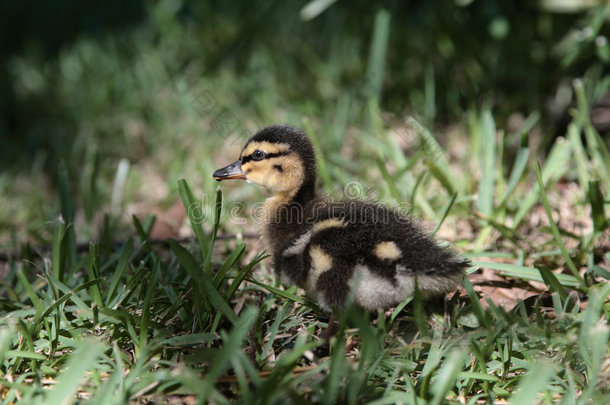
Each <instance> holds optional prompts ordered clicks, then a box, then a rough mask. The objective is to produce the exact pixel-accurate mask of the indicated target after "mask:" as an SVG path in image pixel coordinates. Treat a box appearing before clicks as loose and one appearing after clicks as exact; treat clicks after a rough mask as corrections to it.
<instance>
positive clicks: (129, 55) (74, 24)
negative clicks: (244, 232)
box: [0, 0, 610, 247]
mask: <svg viewBox="0 0 610 405" xmlns="http://www.w3.org/2000/svg"><path fill="white" fill-rule="evenodd" d="M608 18H609V12H608V7H607V6H606V5H605V2H603V1H601V0H600V1H595V0H581V1H577V0H573V1H570V0H563V1H562V0H544V1H542V0H541V1H529V0H521V1H514V0H500V1H481V0H446V1H439V0H428V1H379V2H369V1H349V2H348V1H333V0H314V1H296V0H288V1H266V0H265V1H257V2H240V1H188V0H162V1H145V0H136V1H116V0H111V1H106V2H101V1H92V2H84V3H83V2H77V1H74V0H66V1H62V2H57V1H49V0H43V1H33V0H20V1H11V0H2V1H0V62H1V63H0V88H1V94H0V108H1V110H2V114H1V115H0V137H1V138H0V145H1V147H0V170H1V171H0V235H1V236H0V245H1V246H2V247H6V246H7V245H11V244H14V243H16V241H23V240H24V239H28V240H33V241H36V242H45V241H48V240H49V238H50V234H51V229H52V227H51V225H50V221H51V220H52V219H53V218H54V217H56V216H57V215H58V213H59V207H60V204H59V198H58V195H60V193H59V192H58V190H60V189H61V188H62V187H64V189H65V190H69V192H70V194H71V195H72V200H73V204H74V207H73V210H74V212H73V215H74V217H75V221H76V224H77V226H79V227H80V228H82V229H83V233H79V234H80V235H88V236H89V237H95V236H96V232H97V228H98V225H99V223H100V221H101V219H100V213H114V214H115V215H116V216H117V217H121V215H122V214H123V213H124V212H127V211H129V212H136V213H141V212H146V211H149V210H152V209H153V208H155V207H157V206H160V207H161V209H165V208H167V207H168V206H169V205H171V204H172V203H173V202H175V201H177V196H176V187H177V186H176V181H177V179H179V178H181V177H185V178H187V179H188V181H189V183H190V184H191V185H192V186H193V188H195V189H197V190H202V192H207V193H210V195H212V194H211V193H213V190H214V188H215V187H216V185H215V183H214V182H213V181H212V179H211V176H210V173H211V172H212V170H213V169H214V168H215V167H216V166H218V165H219V164H225V163H227V162H228V161H230V160H229V159H234V158H235V157H236V156H237V152H238V150H239V147H240V145H241V143H242V142H243V141H244V140H245V139H246V138H247V136H249V135H250V134H252V133H254V132H255V131H256V130H257V129H259V128H260V127H261V126H263V125H267V124H272V123H278V122H282V123H290V124H293V125H296V126H299V127H304V126H311V128H312V130H313V131H314V132H315V133H316V137H317V138H318V140H319V143H320V145H321V148H322V149H323V150H324V151H325V153H326V154H328V156H327V159H328V160H329V161H330V163H332V165H333V166H336V167H338V168H339V170H340V171H341V173H348V174H347V175H346V176H345V177H338V176H339V175H338V174H336V173H334V172H331V173H330V179H331V180H337V181H338V182H339V180H341V181H345V180H349V179H350V178H364V179H365V180H366V178H367V176H368V175H367V165H368V163H367V162H369V160H367V159H370V157H371V156H372V157H375V153H369V150H370V148H371V144H370V143H367V142H366V141H365V139H366V137H367V136H369V135H370V134H373V133H374V132H375V131H376V130H377V129H378V128H379V125H381V126H382V127H383V128H385V129H393V128H400V127H401V126H403V125H404V122H405V119H406V117H409V116H414V117H417V119H418V120H419V122H421V123H423V124H425V126H426V127H427V128H428V129H430V130H433V133H434V135H435V137H437V138H438V139H441V142H442V143H443V144H445V143H450V141H451V139H450V138H451V137H452V136H455V137H456V139H461V138H460V137H464V139H467V138H468V136H469V129H468V121H469V119H471V118H472V116H473V114H478V112H479V111H481V110H482V109H488V110H490V111H491V112H492V113H493V116H494V118H495V122H496V125H497V126H498V127H502V128H506V129H507V131H508V132H509V133H510V132H511V131H513V132H515V133H516V136H515V138H514V139H515V141H514V142H513V143H514V146H515V148H516V147H518V145H519V141H518V139H519V138H518V136H519V135H520V134H518V132H519V131H522V130H526V131H530V130H531V133H530V141H531V143H532V147H534V148H536V149H537V150H538V152H539V153H541V154H544V152H545V151H546V150H549V148H550V147H551V145H552V144H553V142H555V140H556V139H557V137H558V136H562V135H563V134H565V130H566V126H567V124H568V123H569V122H570V120H571V119H572V117H571V115H570V109H571V108H574V107H575V103H576V101H575V95H574V92H573V81H574V79H577V78H578V79H579V80H582V83H583V85H584V90H585V96H586V99H587V103H588V105H589V107H590V109H591V114H592V120H593V124H594V125H595V126H596V128H597V129H598V130H599V131H600V133H601V134H602V136H603V137H604V139H606V141H607V137H606V135H605V134H607V131H608V129H609V128H610V118H609V117H608V116H609V115H610V113H608V108H607V104H610V101H608V100H606V98H605V96H606V94H607V91H608V87H609V85H610V76H609V75H608V74H609V70H608V62H609V61H610V47H609V44H608V40H607V37H608V34H609V31H610V27H609V25H608ZM469 117H470V118H469ZM455 128H457V130H455ZM354 133H355V134H356V136H352V137H350V136H349V134H354ZM361 135H362V136H361ZM371 136H372V135H371ZM354 139H355V140H356V141H354ZM350 142H352V143H355V144H350ZM410 146H411V147H412V148H414V149H415V148H416V147H417V145H410ZM465 154H466V155H467V152H466V153H465ZM507 156H510V150H509V151H507ZM354 160H355V161H356V162H357V161H360V162H361V163H360V164H358V163H356V164H354V163H353V161H354ZM120 162H123V163H120ZM373 165H374V163H373ZM326 185H327V188H328V183H327V184H326ZM228 187H229V188H231V187H232V186H228ZM236 190H237V188H236ZM234 192H235V193H237V194H236V195H235V196H234V197H231V198H232V199H248V198H251V197H252V198H259V197H260V196H259V195H253V196H250V195H249V194H248V193H256V192H258V191H254V190H253V189H250V188H248V189H246V190H242V191H234ZM239 193H242V194H239Z"/></svg>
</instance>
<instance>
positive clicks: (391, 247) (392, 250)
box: [373, 241, 402, 260]
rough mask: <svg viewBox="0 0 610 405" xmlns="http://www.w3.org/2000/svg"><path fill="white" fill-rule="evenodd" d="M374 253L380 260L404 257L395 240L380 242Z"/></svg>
mask: <svg viewBox="0 0 610 405" xmlns="http://www.w3.org/2000/svg"><path fill="white" fill-rule="evenodd" d="M373 253H374V254H375V256H377V258H378V259H379V260H396V259H400V258H401V257H402V252H401V251H400V249H399V248H398V246H396V243H394V242H391V241H390V242H379V243H378V244H377V245H375V248H374V249H373Z"/></svg>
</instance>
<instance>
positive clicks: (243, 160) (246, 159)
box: [241, 151, 291, 165]
mask: <svg viewBox="0 0 610 405" xmlns="http://www.w3.org/2000/svg"><path fill="white" fill-rule="evenodd" d="M290 153H291V152H290V151H283V152H276V153H267V154H266V156H265V157H264V158H263V159H262V160H267V159H273V158H276V157H280V156H286V155H289V154H290ZM251 160H254V158H253V157H252V154H249V155H248V156H242V157H241V164H242V165H243V164H244V163H247V162H249V161H251ZM260 161H261V160H259V162H260Z"/></svg>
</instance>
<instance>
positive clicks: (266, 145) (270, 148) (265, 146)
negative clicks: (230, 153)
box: [241, 141, 290, 156]
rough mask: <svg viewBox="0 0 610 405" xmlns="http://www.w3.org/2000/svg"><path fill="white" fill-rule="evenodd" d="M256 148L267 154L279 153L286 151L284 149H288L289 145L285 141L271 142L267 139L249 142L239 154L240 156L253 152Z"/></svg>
mask: <svg viewBox="0 0 610 405" xmlns="http://www.w3.org/2000/svg"><path fill="white" fill-rule="evenodd" d="M257 149H260V150H262V151H263V152H265V153H267V154H270V153H280V152H286V151H288V150H290V145H288V144H287V143H272V142H267V141H263V142H250V143H249V144H248V145H246V147H245V148H244V150H243V151H242V152H241V155H242V156H248V155H251V154H252V152H254V151H255V150H257Z"/></svg>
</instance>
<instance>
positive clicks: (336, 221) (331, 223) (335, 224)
mask: <svg viewBox="0 0 610 405" xmlns="http://www.w3.org/2000/svg"><path fill="white" fill-rule="evenodd" d="M345 226H347V222H346V221H345V220H344V219H343V218H330V219H325V220H324V221H320V222H317V223H315V224H314V225H313V233H314V234H315V233H318V232H320V231H323V230H324V229H328V228H343V227H345Z"/></svg>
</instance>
